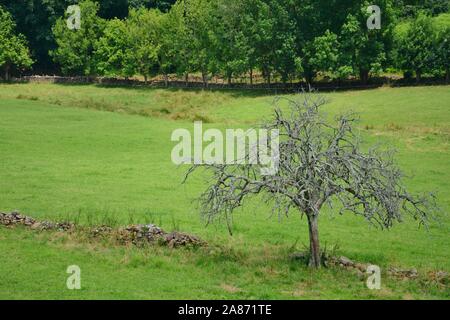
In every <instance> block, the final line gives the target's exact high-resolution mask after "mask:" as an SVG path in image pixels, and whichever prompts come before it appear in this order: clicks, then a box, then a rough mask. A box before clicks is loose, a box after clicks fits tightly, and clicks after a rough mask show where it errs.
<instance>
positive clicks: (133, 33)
mask: <svg viewBox="0 0 450 320" xmlns="http://www.w3.org/2000/svg"><path fill="white" fill-rule="evenodd" d="M160 14H161V13H160V11H159V10H154V9H151V10H148V9H145V8H140V9H132V10H131V11H130V17H129V18H128V25H129V33H128V41H129V43H130V49H129V50H130V52H129V56H130V57H131V59H130V60H131V61H129V63H130V64H131V65H132V67H131V68H133V69H134V70H136V73H138V74H141V75H143V76H144V79H145V82H146V83H147V81H148V77H149V76H150V75H152V74H155V73H157V71H158V54H159V49H160V46H161V45H160V42H159V40H158V39H159V34H158V30H159V19H160Z"/></svg>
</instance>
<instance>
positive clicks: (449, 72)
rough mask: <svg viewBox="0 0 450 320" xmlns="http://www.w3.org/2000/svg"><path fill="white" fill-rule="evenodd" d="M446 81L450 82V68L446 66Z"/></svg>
mask: <svg viewBox="0 0 450 320" xmlns="http://www.w3.org/2000/svg"><path fill="white" fill-rule="evenodd" d="M445 82H446V83H449V82H450V69H449V68H445Z"/></svg>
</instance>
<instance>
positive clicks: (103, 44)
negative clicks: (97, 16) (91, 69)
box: [95, 19, 134, 77]
mask: <svg viewBox="0 0 450 320" xmlns="http://www.w3.org/2000/svg"><path fill="white" fill-rule="evenodd" d="M130 47H131V44H130V40H129V30H128V26H127V23H126V22H125V21H123V20H120V19H113V20H109V21H107V22H106V24H105V29H104V31H103V34H102V36H101V37H100V39H99V40H98V41H97V42H96V43H95V61H96V67H97V72H98V73H99V74H101V75H107V76H116V75H117V76H125V77H130V76H133V75H134V70H133V68H132V67H131V59H132V58H131V54H132V50H131V48H130Z"/></svg>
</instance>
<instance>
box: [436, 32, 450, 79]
mask: <svg viewBox="0 0 450 320" xmlns="http://www.w3.org/2000/svg"><path fill="white" fill-rule="evenodd" d="M436 62H437V68H438V69H440V70H444V71H445V80H446V81H447V83H448V82H449V81H450V26H449V27H446V28H444V29H443V30H441V31H440V32H439V33H438V36H437V41H436Z"/></svg>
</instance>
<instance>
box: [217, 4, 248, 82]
mask: <svg viewBox="0 0 450 320" xmlns="http://www.w3.org/2000/svg"><path fill="white" fill-rule="evenodd" d="M212 5H213V8H212V10H213V21H212V24H213V25H214V26H215V27H214V32H213V35H212V38H213V50H214V55H215V58H216V59H215V61H216V64H215V65H213V71H221V72H222V73H223V74H224V75H225V76H226V78H227V79H228V83H229V84H231V81H232V78H233V75H241V74H243V73H245V72H246V71H248V69H249V54H251V52H252V51H251V44H250V40H249V38H248V37H247V35H246V33H245V32H244V29H245V28H246V27H247V26H246V25H244V21H245V20H244V19H245V15H246V12H245V11H244V8H245V6H244V3H243V2H242V1H241V0H229V1H226V2H224V1H221V0H215V1H213V2H212ZM225 44H226V45H225Z"/></svg>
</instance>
